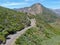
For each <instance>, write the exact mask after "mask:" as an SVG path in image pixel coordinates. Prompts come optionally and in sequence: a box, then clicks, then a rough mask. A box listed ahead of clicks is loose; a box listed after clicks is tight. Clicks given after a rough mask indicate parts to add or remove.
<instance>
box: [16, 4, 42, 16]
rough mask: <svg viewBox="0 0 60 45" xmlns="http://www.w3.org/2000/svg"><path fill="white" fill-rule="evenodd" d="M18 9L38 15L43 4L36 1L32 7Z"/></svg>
mask: <svg viewBox="0 0 60 45" xmlns="http://www.w3.org/2000/svg"><path fill="white" fill-rule="evenodd" d="M17 10H18V11H20V12H27V13H30V14H33V15H36V14H39V13H42V5H41V4H40V3H36V4H34V5H32V6H31V7H25V8H20V9H17Z"/></svg>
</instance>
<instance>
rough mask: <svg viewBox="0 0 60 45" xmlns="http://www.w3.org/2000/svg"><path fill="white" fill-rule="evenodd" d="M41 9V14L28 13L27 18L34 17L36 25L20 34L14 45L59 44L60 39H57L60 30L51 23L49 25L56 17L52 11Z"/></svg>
mask: <svg viewBox="0 0 60 45" xmlns="http://www.w3.org/2000/svg"><path fill="white" fill-rule="evenodd" d="M43 10H44V11H43V13H42V14H37V15H29V18H35V19H36V27H33V28H31V29H29V30H27V31H26V33H25V34H23V35H22V36H20V37H19V38H18V39H17V40H16V42H15V44H16V45H59V44H60V39H59V37H60V35H59V32H60V30H58V28H55V27H54V26H53V25H51V23H55V22H56V20H57V19H58V17H57V16H56V14H55V13H54V12H52V11H51V10H49V9H47V8H46V9H43ZM57 30H58V31H57ZM55 37H56V39H55ZM58 40H59V41H58ZM52 42H53V43H52Z"/></svg>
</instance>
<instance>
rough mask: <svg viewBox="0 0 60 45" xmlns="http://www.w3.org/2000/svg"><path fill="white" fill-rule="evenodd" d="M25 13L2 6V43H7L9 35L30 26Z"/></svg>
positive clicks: (0, 35) (0, 17)
mask: <svg viewBox="0 0 60 45" xmlns="http://www.w3.org/2000/svg"><path fill="white" fill-rule="evenodd" d="M27 17H28V16H27V15H26V14H25V13H20V12H17V11H14V10H11V9H8V8H4V7H1V6H0V42H5V41H6V37H7V36H8V35H9V34H13V33H16V31H20V30H21V29H23V28H25V27H27V26H29V25H30V21H29V20H28V18H27Z"/></svg>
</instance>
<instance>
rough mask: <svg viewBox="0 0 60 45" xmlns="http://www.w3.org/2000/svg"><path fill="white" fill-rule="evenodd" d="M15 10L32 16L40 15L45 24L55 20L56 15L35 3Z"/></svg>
mask: <svg viewBox="0 0 60 45" xmlns="http://www.w3.org/2000/svg"><path fill="white" fill-rule="evenodd" d="M16 10H17V11H20V12H24V13H28V14H32V15H40V16H41V17H42V18H44V20H46V21H47V22H50V21H53V20H55V18H57V14H56V13H55V12H53V11H52V10H50V9H48V8H46V7H44V6H43V5H42V4H40V3H35V4H33V5H32V6H30V7H25V8H19V9H16Z"/></svg>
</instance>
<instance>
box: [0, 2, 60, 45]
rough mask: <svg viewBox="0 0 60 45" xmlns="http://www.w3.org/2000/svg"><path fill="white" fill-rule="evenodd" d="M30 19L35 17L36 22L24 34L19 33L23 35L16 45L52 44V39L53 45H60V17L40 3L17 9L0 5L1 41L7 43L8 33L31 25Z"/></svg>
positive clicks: (13, 32)
mask: <svg viewBox="0 0 60 45" xmlns="http://www.w3.org/2000/svg"><path fill="white" fill-rule="evenodd" d="M30 19H35V21H34V22H36V24H34V27H32V28H30V29H28V30H27V31H26V33H24V34H23V35H21V34H20V33H18V34H20V35H21V36H20V37H19V38H18V39H17V40H16V42H15V44H16V45H44V43H45V45H50V43H51V41H52V39H53V44H51V45H54V44H56V45H59V43H60V39H59V38H60V28H59V26H60V23H58V22H60V21H59V20H60V17H58V16H57V14H56V13H55V12H53V11H52V10H50V9H48V8H46V7H44V6H43V5H41V4H40V3H36V4H33V5H32V6H31V7H25V8H20V9H16V10H12V9H8V8H4V7H0V42H3V43H5V42H6V38H7V36H8V35H10V34H15V33H16V32H17V31H18V32H19V31H21V30H22V29H24V28H25V27H26V28H27V27H28V26H30V24H31V22H30ZM56 22H57V23H56ZM32 25H33V24H32ZM17 37H18V35H17ZM55 37H56V39H55ZM55 40H57V41H56V42H55ZM58 40H59V41H58ZM47 43H48V44H47Z"/></svg>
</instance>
